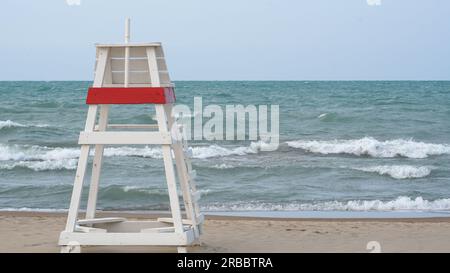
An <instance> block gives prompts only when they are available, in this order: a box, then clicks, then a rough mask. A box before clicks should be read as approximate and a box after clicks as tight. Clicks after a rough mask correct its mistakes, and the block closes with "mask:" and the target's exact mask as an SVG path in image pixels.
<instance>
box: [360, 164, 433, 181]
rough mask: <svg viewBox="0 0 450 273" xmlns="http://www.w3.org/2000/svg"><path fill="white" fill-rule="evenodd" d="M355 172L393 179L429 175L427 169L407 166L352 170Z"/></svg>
mask: <svg viewBox="0 0 450 273" xmlns="http://www.w3.org/2000/svg"><path fill="white" fill-rule="evenodd" d="M353 169H355V170H359V171H363V172H369V173H378V174H380V175H388V176H390V177H392V178H394V179H408V178H422V177H427V176H429V175H430V173H431V168H429V167H414V166H409V165H393V166H374V167H365V168H353Z"/></svg>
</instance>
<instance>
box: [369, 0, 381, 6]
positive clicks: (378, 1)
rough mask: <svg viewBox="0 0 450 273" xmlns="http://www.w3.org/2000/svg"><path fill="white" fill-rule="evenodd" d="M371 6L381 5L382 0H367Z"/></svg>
mask: <svg viewBox="0 0 450 273" xmlns="http://www.w3.org/2000/svg"><path fill="white" fill-rule="evenodd" d="M366 1H367V5H369V6H380V5H381V0H366Z"/></svg>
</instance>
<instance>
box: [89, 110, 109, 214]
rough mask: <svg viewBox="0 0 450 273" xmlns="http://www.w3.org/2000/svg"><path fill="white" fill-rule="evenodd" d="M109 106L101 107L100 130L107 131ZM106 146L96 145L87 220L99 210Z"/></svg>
mask: <svg viewBox="0 0 450 273" xmlns="http://www.w3.org/2000/svg"><path fill="white" fill-rule="evenodd" d="M108 115H109V105H100V118H99V122H98V130H99V131H105V130H106V127H107V125H108ZM103 152H104V145H101V144H98V145H95V149H94V159H93V162H92V175H91V184H90V186H89V195H88V203H87V208H86V218H88V219H92V218H95V211H96V209H97V196H98V187H99V182H100V174H101V169H102V162H103Z"/></svg>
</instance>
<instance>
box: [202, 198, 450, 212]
mask: <svg viewBox="0 0 450 273" xmlns="http://www.w3.org/2000/svg"><path fill="white" fill-rule="evenodd" d="M203 209H204V210H206V211H443V210H450V199H448V198H447V199H437V200H432V201H430V200H425V199H423V198H422V197H417V198H414V199H413V198H411V197H406V196H400V197H398V198H397V199H395V200H391V201H381V200H353V201H347V202H340V201H326V202H317V203H290V204H270V203H231V204H215V205H209V206H205V207H203Z"/></svg>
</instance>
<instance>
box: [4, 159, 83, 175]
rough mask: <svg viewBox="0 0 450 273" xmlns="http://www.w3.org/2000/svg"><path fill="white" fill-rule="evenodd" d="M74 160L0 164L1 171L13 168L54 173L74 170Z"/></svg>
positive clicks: (75, 161)
mask: <svg viewBox="0 0 450 273" xmlns="http://www.w3.org/2000/svg"><path fill="white" fill-rule="evenodd" d="M76 167H77V160H76V159H68V160H46V161H19V162H14V163H11V164H0V169H2V170H12V169H14V168H28V169H31V170H33V171H37V172H38V171H55V170H75V169H76Z"/></svg>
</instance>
